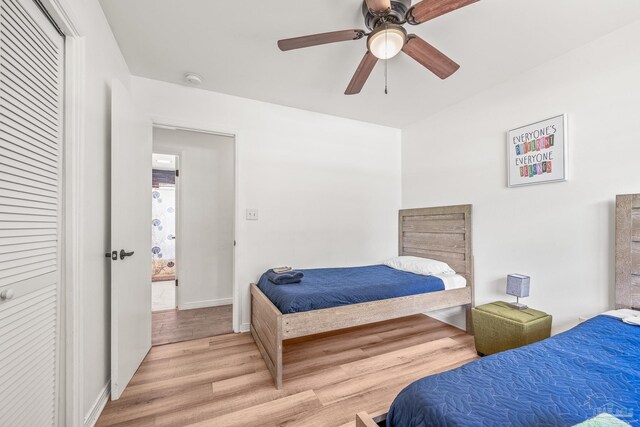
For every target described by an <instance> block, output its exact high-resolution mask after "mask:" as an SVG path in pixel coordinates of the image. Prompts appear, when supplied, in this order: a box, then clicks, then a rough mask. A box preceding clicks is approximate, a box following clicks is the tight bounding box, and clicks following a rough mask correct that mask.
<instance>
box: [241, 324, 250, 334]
mask: <svg viewBox="0 0 640 427" xmlns="http://www.w3.org/2000/svg"><path fill="white" fill-rule="evenodd" d="M250 329H251V328H250V324H249V323H243V324H242V325H240V332H241V333H242V332H249V330H250Z"/></svg>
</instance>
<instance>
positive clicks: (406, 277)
mask: <svg viewBox="0 0 640 427" xmlns="http://www.w3.org/2000/svg"><path fill="white" fill-rule="evenodd" d="M301 271H302V272H303V273H304V277H303V278H302V281H301V282H300V283H293V284H288V285H276V284H274V283H272V282H270V281H269V279H268V278H267V276H266V275H262V277H261V278H260V281H259V282H258V288H260V290H261V291H262V292H263V293H264V294H265V295H266V296H267V298H269V299H270V300H271V302H273V304H274V305H275V306H276V307H278V310H280V312H281V313H282V314H287V313H299V312H302V311H311V310H319V309H323V308H331V307H339V306H343V305H350V304H359V303H363V302H369V301H377V300H382V299H387V298H397V297H404V296H409V295H418V294H423V293H427V292H436V291H442V290H444V289H445V287H444V283H443V282H442V279H440V278H438V277H434V276H423V275H419V274H414V273H408V272H405V271H400V270H396V269H393V268H391V267H387V266H386V265H371V266H366V267H347V268H316V269H306V270H301Z"/></svg>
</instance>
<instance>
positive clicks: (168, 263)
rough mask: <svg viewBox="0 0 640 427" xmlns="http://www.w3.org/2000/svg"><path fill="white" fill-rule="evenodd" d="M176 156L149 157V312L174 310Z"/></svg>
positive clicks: (154, 154)
mask: <svg viewBox="0 0 640 427" xmlns="http://www.w3.org/2000/svg"><path fill="white" fill-rule="evenodd" d="M177 165H178V156H175V155H172V154H161V153H153V154H152V173H151V177H152V178H151V216H152V219H151V283H152V285H151V309H152V311H162V310H174V309H176V308H177V302H176V279H177V277H176V243H175V238H176V211H177V209H176V208H177V206H176V170H177Z"/></svg>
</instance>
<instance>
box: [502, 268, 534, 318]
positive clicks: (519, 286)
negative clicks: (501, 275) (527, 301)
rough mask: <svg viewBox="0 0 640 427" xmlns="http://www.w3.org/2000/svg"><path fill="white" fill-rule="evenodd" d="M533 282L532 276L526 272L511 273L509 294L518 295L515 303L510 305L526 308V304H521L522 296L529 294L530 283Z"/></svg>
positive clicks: (509, 276)
mask: <svg viewBox="0 0 640 427" xmlns="http://www.w3.org/2000/svg"><path fill="white" fill-rule="evenodd" d="M530 283H531V277H529V276H525V275H524V274H509V275H508V276H507V294H508V295H513V296H515V297H516V302H515V303H509V305H510V306H511V307H513V308H516V309H518V310H524V309H525V308H527V306H526V305H524V304H520V298H525V297H528V296H529V285H530Z"/></svg>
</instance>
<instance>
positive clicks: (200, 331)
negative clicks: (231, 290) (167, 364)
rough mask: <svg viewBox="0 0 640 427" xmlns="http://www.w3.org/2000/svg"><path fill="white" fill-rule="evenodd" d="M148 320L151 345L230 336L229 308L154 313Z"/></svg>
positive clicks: (230, 308) (224, 306)
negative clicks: (150, 320) (150, 321)
mask: <svg viewBox="0 0 640 427" xmlns="http://www.w3.org/2000/svg"><path fill="white" fill-rule="evenodd" d="M151 318H152V327H151V329H152V336H151V343H152V345H161V344H167V343H176V342H181V341H187V340H194V339H199V338H207V337H213V336H216V335H223V334H230V333H231V332H233V326H232V306H231V305H221V306H218V307H207V308H194V309H192V310H164V311H154V312H153V313H152V314H151Z"/></svg>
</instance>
